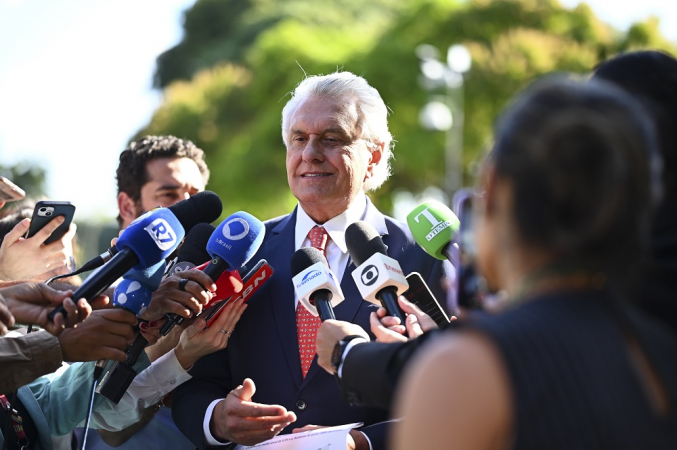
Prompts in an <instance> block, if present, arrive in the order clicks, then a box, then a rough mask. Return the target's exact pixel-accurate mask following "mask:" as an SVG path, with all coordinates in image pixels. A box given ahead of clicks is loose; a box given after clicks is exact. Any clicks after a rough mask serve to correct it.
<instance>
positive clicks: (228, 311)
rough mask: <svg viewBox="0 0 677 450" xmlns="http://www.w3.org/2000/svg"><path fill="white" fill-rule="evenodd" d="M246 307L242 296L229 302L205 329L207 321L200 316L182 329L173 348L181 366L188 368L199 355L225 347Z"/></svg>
mask: <svg viewBox="0 0 677 450" xmlns="http://www.w3.org/2000/svg"><path fill="white" fill-rule="evenodd" d="M246 308H247V305H246V304H245V303H244V300H243V299H242V298H240V299H238V300H237V301H235V302H230V303H229V304H227V305H226V306H224V307H223V310H222V311H221V314H220V315H219V316H218V317H217V318H216V320H215V321H214V323H212V325H211V326H210V327H209V328H207V329H205V326H207V322H205V320H204V319H203V318H202V317H198V318H196V319H195V322H193V324H192V325H190V326H189V327H188V328H186V329H185V330H183V333H181V340H180V341H179V345H177V346H176V350H174V352H175V354H176V359H178V360H179V364H181V367H183V368H184V369H185V370H188V369H189V368H190V367H192V365H193V364H195V362H196V361H197V360H198V359H200V358H201V357H203V356H205V355H208V354H210V353H214V352H215V351H218V350H221V349H224V348H226V346H227V345H228V338H230V336H231V334H232V333H233V330H234V329H235V324H237V322H238V321H239V320H240V317H241V316H242V313H243V312H244V310H245V309H246ZM224 331H225V332H224Z"/></svg>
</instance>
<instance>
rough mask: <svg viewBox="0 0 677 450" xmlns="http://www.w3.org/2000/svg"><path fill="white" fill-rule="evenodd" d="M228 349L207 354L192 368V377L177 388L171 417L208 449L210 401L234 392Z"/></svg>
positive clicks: (179, 427) (194, 440)
mask: <svg viewBox="0 0 677 450" xmlns="http://www.w3.org/2000/svg"><path fill="white" fill-rule="evenodd" d="M226 351H227V349H224V350H221V351H218V352H216V353H212V354H210V355H207V356H205V357H203V358H201V359H200V360H198V361H197V362H196V363H195V366H194V367H193V368H192V369H191V370H190V371H189V373H190V375H191V376H192V377H193V378H192V379H190V380H188V381H187V382H185V383H184V384H182V385H181V386H179V387H178V388H177V389H176V390H175V391H174V398H173V400H172V418H173V419H174V423H175V424H176V426H177V427H178V429H179V430H181V432H182V433H183V434H184V435H185V436H186V437H187V438H188V439H189V440H190V441H191V442H192V443H193V444H195V446H196V447H197V448H199V449H202V448H205V443H204V433H203V431H202V423H203V421H204V418H205V413H206V411H207V408H208V407H209V404H210V403H211V402H213V401H214V400H216V399H219V398H225V397H226V396H227V395H228V393H229V392H230V391H231V389H232V386H231V377H230V370H229V368H228V362H227V358H226V353H225V352H226Z"/></svg>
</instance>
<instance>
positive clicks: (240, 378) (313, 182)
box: [173, 72, 450, 449]
mask: <svg viewBox="0 0 677 450" xmlns="http://www.w3.org/2000/svg"><path fill="white" fill-rule="evenodd" d="M282 137H283V140H284V143H285V145H286V147H287V178H288V182H289V187H290V189H291V191H292V193H293V194H294V196H295V197H296V198H297V199H298V201H299V203H298V206H297V208H296V209H295V210H294V211H293V212H292V213H291V214H289V215H287V216H283V217H280V218H277V219H273V220H270V221H268V222H266V237H265V240H264V243H263V245H262V246H261V249H260V250H259V252H258V253H257V254H256V255H255V256H254V259H253V260H254V261H257V260H259V259H260V258H265V259H266V260H267V261H268V262H269V263H270V264H271V265H272V266H273V268H274V269H275V274H274V276H273V278H272V279H271V280H270V281H268V282H267V284H266V285H265V286H264V287H263V288H262V289H261V290H259V291H258V292H257V293H256V294H255V295H254V296H253V297H252V298H251V299H250V300H249V301H248V304H249V307H248V309H247V311H246V312H245V313H244V314H243V316H242V318H241V320H240V323H239V324H238V329H237V332H235V333H234V334H233V336H232V337H231V341H230V343H229V345H228V348H227V349H226V350H224V351H220V352H217V353H214V354H212V355H210V356H208V357H205V358H203V359H202V360H200V361H198V363H196V364H195V367H194V368H193V370H192V371H191V375H193V379H192V380H191V381H189V382H188V383H186V384H185V385H184V386H182V387H180V388H179V389H178V390H177V391H176V393H175V397H174V406H173V417H174V421H175V422H176V424H177V426H178V427H179V429H180V430H181V431H183V433H184V434H186V436H188V438H189V439H191V441H193V443H194V444H195V445H196V446H198V447H199V448H205V447H207V448H209V447H212V446H219V445H227V444H228V443H231V442H233V443H239V444H245V445H254V444H256V443H259V442H262V441H265V440H267V439H270V438H272V437H273V436H275V435H276V434H278V433H280V432H283V433H285V432H291V430H292V429H294V428H300V427H305V426H306V425H318V426H330V425H341V424H347V423H352V422H364V424H365V425H366V428H363V429H362V430H361V431H355V430H354V431H352V432H351V435H350V437H349V439H348V441H349V442H348V443H347V447H348V448H370V447H371V448H374V449H376V448H383V447H384V444H385V429H386V426H385V424H384V423H382V422H383V421H385V420H387V415H388V414H387V411H384V410H378V409H369V408H358V407H353V406H351V405H349V404H348V403H347V402H345V401H344V400H343V399H342V398H341V392H340V390H339V387H338V385H337V383H336V380H334V379H333V378H332V376H331V375H329V374H328V373H327V372H326V371H324V370H322V369H321V368H320V367H319V366H318V365H317V361H316V359H317V358H316V357H315V358H314V356H315V355H314V354H315V344H314V339H315V334H316V331H317V327H318V326H319V324H320V322H319V319H317V318H313V317H311V316H310V315H309V313H307V311H306V310H305V308H304V307H303V306H302V305H300V304H299V302H298V300H297V299H296V298H295V294H294V287H293V285H292V282H291V279H292V274H291V269H290V261H291V257H292V255H293V254H294V252H295V251H296V250H298V249H299V248H301V247H306V246H309V245H313V246H314V247H318V248H322V249H323V250H324V251H325V253H326V256H327V260H328V262H329V266H330V268H331V269H332V271H333V272H334V274H336V276H337V277H338V278H339V279H340V280H341V288H342V290H343V293H344V295H345V297H346V299H345V300H344V301H343V302H342V303H341V304H339V305H338V306H337V307H336V308H335V309H334V312H335V314H336V318H337V319H338V320H344V321H348V322H353V323H356V324H359V325H361V326H362V327H363V328H364V329H367V330H368V329H369V315H370V313H371V312H372V311H375V310H376V306H375V305H373V304H371V303H368V302H366V301H364V300H362V298H361V297H360V295H359V292H358V290H357V287H356V286H355V283H354V281H353V279H352V277H351V276H350V273H351V272H352V270H353V269H354V267H355V266H354V265H353V264H352V263H351V262H350V258H349V256H348V253H347V248H346V243H345V237H344V233H345V230H346V228H347V227H348V225H350V224H351V223H354V222H356V221H358V220H365V221H367V222H369V223H370V224H371V225H372V226H374V228H375V229H376V230H377V231H378V232H379V233H380V234H381V235H382V236H383V240H384V242H385V243H386V244H387V245H388V246H389V249H390V250H389V252H390V256H391V257H394V258H396V259H398V260H399V261H400V263H401V265H402V268H403V270H404V271H405V272H407V273H408V272H411V271H414V270H415V271H417V272H420V273H421V274H422V275H423V276H424V277H427V278H428V280H429V284H430V285H431V287H432V288H433V290H434V291H437V292H438V293H440V292H441V284H440V279H441V278H442V277H443V276H444V275H445V272H446V271H447V270H449V268H450V266H448V265H446V264H442V263H441V262H440V261H437V260H434V259H433V258H431V257H429V256H428V255H426V254H425V253H424V252H423V250H421V249H420V248H419V247H417V246H416V244H415V243H414V240H413V238H412V237H411V234H410V233H409V231H408V229H407V228H406V225H404V224H402V223H400V222H397V221H395V220H393V219H391V218H389V217H386V216H384V215H383V214H381V213H380V212H379V211H378V210H377V209H376V208H375V207H374V205H372V204H371V202H370V201H369V199H368V198H367V196H366V195H365V192H367V191H370V190H374V189H377V188H378V187H380V186H381V184H383V182H384V181H385V180H386V179H387V178H388V176H389V173H390V167H389V160H390V159H391V157H392V151H391V141H392V137H391V135H390V132H389V131H388V122H387V108H386V106H385V104H384V102H383V100H382V99H381V96H380V95H379V93H378V91H376V89H374V88H373V87H371V86H369V84H368V83H367V82H366V80H364V79H363V78H361V77H358V76H356V75H353V74H352V73H349V72H339V73H334V74H331V75H327V76H317V77H308V78H306V79H305V80H304V81H302V82H301V83H300V84H299V85H298V86H297V88H296V89H295V91H294V93H293V95H292V98H291V99H290V100H289V102H288V103H287V105H286V106H285V107H284V109H283V111H282ZM302 336H303V337H304V338H303V339H302V338H301V337H302ZM308 340H309V341H310V343H307V341H308ZM304 341H306V344H304ZM299 342H301V345H299ZM255 392H256V396H255V397H254V393H255ZM252 397H253V398H252ZM254 401H255V402H256V403H254Z"/></svg>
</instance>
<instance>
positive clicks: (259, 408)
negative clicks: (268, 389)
mask: <svg viewBox="0 0 677 450" xmlns="http://www.w3.org/2000/svg"><path fill="white" fill-rule="evenodd" d="M254 392H256V386H255V385H254V382H253V381H252V380H251V379H249V378H246V379H245V380H244V382H243V383H242V385H240V386H238V387H236V388H235V389H233V390H232V391H230V393H229V394H228V396H227V397H226V398H225V399H223V400H222V401H221V402H219V403H218V404H217V405H216V407H215V408H214V412H213V413H212V418H211V421H210V424H209V426H210V429H211V432H212V435H213V436H214V437H215V438H216V439H218V440H221V441H230V442H235V443H238V444H243V445H256V444H258V443H261V442H263V441H266V440H268V439H272V438H274V437H275V436H277V434H278V433H280V431H282V430H283V429H284V428H285V427H287V426H288V425H289V424H290V423H292V422H295V421H296V414H294V412H292V411H289V412H288V411H287V410H286V409H285V408H284V407H282V406H280V405H262V404H261V403H253V402H252V401H251V399H252V397H253V396H254Z"/></svg>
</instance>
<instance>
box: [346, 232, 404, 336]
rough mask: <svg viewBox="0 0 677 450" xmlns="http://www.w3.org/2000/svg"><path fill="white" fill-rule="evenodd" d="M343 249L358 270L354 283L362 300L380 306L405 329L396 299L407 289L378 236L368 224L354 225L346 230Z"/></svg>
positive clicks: (401, 273) (399, 270) (398, 269)
mask: <svg viewBox="0 0 677 450" xmlns="http://www.w3.org/2000/svg"><path fill="white" fill-rule="evenodd" d="M346 246H347V247H348V253H349V254H350V258H351V259H352V260H353V262H354V263H355V265H356V266H357V267H356V268H355V270H353V274H352V275H353V279H354V280H355V284H356V285H357V289H358V290H359V291H360V294H361V295H362V298H363V299H365V300H366V301H368V302H371V303H375V304H377V305H382V306H383V307H384V308H385V309H386V311H387V312H388V315H389V316H393V317H397V318H399V319H400V321H401V323H402V324H403V325H404V319H405V315H404V312H403V311H402V309H401V308H400V306H399V304H398V303H397V297H398V296H399V295H400V294H402V293H403V292H404V291H406V290H407V289H409V283H408V282H407V279H406V278H405V276H404V273H403V272H402V268H401V267H400V263H398V262H397V261H396V260H395V259H393V258H390V257H389V256H388V254H387V250H388V247H386V245H385V244H384V243H383V240H382V239H381V236H379V234H378V232H377V231H376V230H375V229H374V227H372V226H371V225H369V224H368V223H367V222H362V221H360V222H355V223H353V224H351V225H350V226H349V227H348V228H347V229H346Z"/></svg>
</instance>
